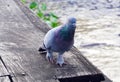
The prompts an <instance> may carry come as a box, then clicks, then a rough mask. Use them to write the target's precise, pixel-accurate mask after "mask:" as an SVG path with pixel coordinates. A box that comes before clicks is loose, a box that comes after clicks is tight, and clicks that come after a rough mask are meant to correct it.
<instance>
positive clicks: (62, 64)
mask: <svg viewBox="0 0 120 82" xmlns="http://www.w3.org/2000/svg"><path fill="white" fill-rule="evenodd" d="M57 65H58V66H60V67H63V66H64V65H67V64H66V63H65V62H64V63H57Z"/></svg>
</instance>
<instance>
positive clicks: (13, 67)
mask: <svg viewBox="0 0 120 82" xmlns="http://www.w3.org/2000/svg"><path fill="white" fill-rule="evenodd" d="M48 30H49V27H48V26H47V25H46V24H45V23H43V22H42V21H41V20H39V19H38V18H37V17H36V16H35V15H34V14H33V13H32V12H31V11H30V10H29V9H28V8H27V7H26V6H24V5H23V4H21V3H20V0H0V82H100V81H103V80H104V75H103V74H102V72H101V71H100V70H98V69H97V68H96V67H95V66H93V65H92V64H91V63H90V62H89V61H88V60H87V59H86V58H85V57H84V56H83V55H82V54H81V53H80V51H78V50H77V49H76V48H75V47H73V48H72V49H71V51H69V52H67V53H65V55H64V58H65V61H67V62H68V65H66V66H64V67H59V66H57V65H53V64H50V63H49V62H47V61H46V60H45V55H44V54H43V55H42V54H39V52H38V48H39V47H40V46H41V45H42V42H43V38H44V35H45V33H46V32H47V31H48Z"/></svg>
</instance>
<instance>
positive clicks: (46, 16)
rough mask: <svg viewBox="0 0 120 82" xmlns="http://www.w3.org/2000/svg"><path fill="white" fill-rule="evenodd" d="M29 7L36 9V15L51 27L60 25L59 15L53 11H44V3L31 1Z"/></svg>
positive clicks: (45, 8)
mask: <svg viewBox="0 0 120 82" xmlns="http://www.w3.org/2000/svg"><path fill="white" fill-rule="evenodd" d="M29 8H30V9H32V10H34V11H36V15H37V16H38V17H39V18H41V19H43V20H44V21H45V22H46V23H47V24H48V25H50V26H51V27H53V28H54V27H57V26H59V25H60V24H59V22H58V19H59V17H58V16H57V15H55V14H54V13H53V12H50V13H48V12H47V13H46V11H47V5H46V4H45V3H42V4H41V5H39V4H38V3H37V2H35V1H33V2H31V3H30V5H29Z"/></svg>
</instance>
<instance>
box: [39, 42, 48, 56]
mask: <svg viewBox="0 0 120 82" xmlns="http://www.w3.org/2000/svg"><path fill="white" fill-rule="evenodd" d="M38 51H39V52H40V53H41V54H46V53H47V51H46V48H45V44H44V43H43V46H42V47H40V48H39V49H38Z"/></svg>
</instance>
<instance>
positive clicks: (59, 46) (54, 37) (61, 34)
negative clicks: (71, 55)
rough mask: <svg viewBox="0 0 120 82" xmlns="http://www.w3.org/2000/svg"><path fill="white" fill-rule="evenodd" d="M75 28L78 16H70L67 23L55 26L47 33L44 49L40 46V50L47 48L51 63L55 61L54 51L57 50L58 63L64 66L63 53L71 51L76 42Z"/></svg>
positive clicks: (47, 57) (47, 55)
mask: <svg viewBox="0 0 120 82" xmlns="http://www.w3.org/2000/svg"><path fill="white" fill-rule="evenodd" d="M75 29H76V18H74V17H71V18H68V20H67V22H66V23H65V24H63V25H61V26H58V27H56V28H53V29H51V30H49V31H48V32H47V33H46V35H45V37H44V41H43V45H44V49H42V48H39V51H45V50H46V52H47V54H46V59H47V60H48V61H50V62H51V63H54V59H53V52H57V53H58V57H57V60H56V64H58V65H59V66H63V65H64V64H65V62H64V58H63V54H64V53H65V52H66V51H69V50H70V49H71V48H72V46H73V44H74V34H75Z"/></svg>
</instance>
